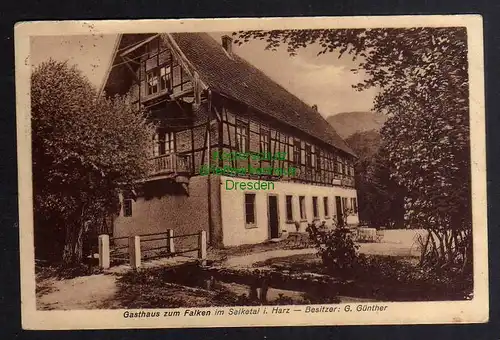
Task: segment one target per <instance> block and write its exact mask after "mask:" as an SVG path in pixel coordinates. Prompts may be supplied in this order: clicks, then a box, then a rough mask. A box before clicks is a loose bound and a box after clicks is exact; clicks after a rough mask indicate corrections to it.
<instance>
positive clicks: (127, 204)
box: [123, 198, 132, 217]
mask: <svg viewBox="0 0 500 340" xmlns="http://www.w3.org/2000/svg"><path fill="white" fill-rule="evenodd" d="M123 216H125V217H130V216H132V200H131V199H129V198H127V199H124V200H123Z"/></svg>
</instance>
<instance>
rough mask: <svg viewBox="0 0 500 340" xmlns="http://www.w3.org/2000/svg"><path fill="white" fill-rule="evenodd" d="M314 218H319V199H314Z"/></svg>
mask: <svg viewBox="0 0 500 340" xmlns="http://www.w3.org/2000/svg"><path fill="white" fill-rule="evenodd" d="M313 217H314V218H319V213H318V198H317V197H315V196H314V197H313Z"/></svg>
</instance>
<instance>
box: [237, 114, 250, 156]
mask: <svg viewBox="0 0 500 340" xmlns="http://www.w3.org/2000/svg"><path fill="white" fill-rule="evenodd" d="M247 144H248V126H247V124H246V123H244V122H242V121H239V120H237V121H236V148H237V150H238V151H239V152H247Z"/></svg>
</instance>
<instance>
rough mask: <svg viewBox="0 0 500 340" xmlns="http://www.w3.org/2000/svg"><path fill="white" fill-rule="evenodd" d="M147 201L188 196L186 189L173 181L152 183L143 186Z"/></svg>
mask: <svg viewBox="0 0 500 340" xmlns="http://www.w3.org/2000/svg"><path fill="white" fill-rule="evenodd" d="M143 191H144V192H143V194H144V199H145V200H151V199H153V198H160V197H163V196H188V193H187V192H186V189H185V188H184V187H183V186H182V184H181V183H177V182H175V181H174V180H171V181H151V182H147V183H145V184H144V186H143Z"/></svg>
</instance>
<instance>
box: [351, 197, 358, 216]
mask: <svg viewBox="0 0 500 340" xmlns="http://www.w3.org/2000/svg"><path fill="white" fill-rule="evenodd" d="M351 208H352V209H353V210H354V213H355V214H357V213H358V199H357V198H356V197H353V198H351Z"/></svg>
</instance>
